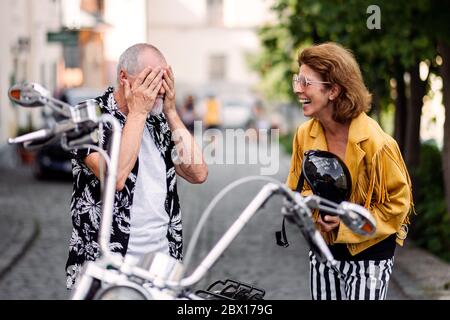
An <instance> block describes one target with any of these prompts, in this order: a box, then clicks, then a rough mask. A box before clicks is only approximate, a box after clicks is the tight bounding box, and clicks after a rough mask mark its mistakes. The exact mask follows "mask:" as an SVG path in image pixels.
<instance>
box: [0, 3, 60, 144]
mask: <svg viewBox="0 0 450 320" xmlns="http://www.w3.org/2000/svg"><path fill="white" fill-rule="evenodd" d="M59 29H60V2H59V1H52V0H39V1H37V0H2V1H0V39H1V45H0V145H4V144H5V143H6V140H7V138H8V137H11V136H15V135H16V133H17V130H18V128H19V127H26V126H28V125H29V123H30V121H31V122H32V124H33V125H35V126H39V125H40V110H37V109H34V110H30V109H28V110H26V109H24V108H20V107H17V106H14V105H13V104H12V103H11V102H10V101H9V99H8V89H9V87H10V86H11V85H12V84H14V83H17V82H21V81H25V80H27V81H35V82H39V83H41V84H43V85H44V86H46V87H47V88H48V89H50V90H53V89H55V88H56V86H57V69H58V68H59V65H60V63H61V59H62V47H61V45H59V44H48V43H47V32H48V31H51V30H59Z"/></svg>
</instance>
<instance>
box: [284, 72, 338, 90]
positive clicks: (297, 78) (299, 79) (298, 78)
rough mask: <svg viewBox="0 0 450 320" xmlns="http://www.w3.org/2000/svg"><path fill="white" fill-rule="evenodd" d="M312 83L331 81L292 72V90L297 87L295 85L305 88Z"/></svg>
mask: <svg viewBox="0 0 450 320" xmlns="http://www.w3.org/2000/svg"><path fill="white" fill-rule="evenodd" d="M313 83H321V84H330V83H331V82H328V81H317V80H311V79H308V78H307V77H306V76H304V75H302V74H300V75H298V74H294V76H293V77H292V87H293V88H294V90H295V89H296V88H297V86H300V87H301V88H306V87H308V86H310V85H311V84H313Z"/></svg>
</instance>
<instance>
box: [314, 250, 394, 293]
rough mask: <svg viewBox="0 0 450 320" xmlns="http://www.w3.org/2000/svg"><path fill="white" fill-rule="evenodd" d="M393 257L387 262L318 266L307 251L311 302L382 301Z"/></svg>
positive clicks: (346, 262)
mask: <svg viewBox="0 0 450 320" xmlns="http://www.w3.org/2000/svg"><path fill="white" fill-rule="evenodd" d="M393 264H394V257H392V258H391V259H387V260H380V261H374V260H363V261H337V264H336V265H335V266H331V264H330V263H329V262H326V263H321V262H320V261H318V260H317V259H316V256H315V255H314V254H313V253H312V252H311V251H310V252H309V271H310V285H311V296H312V299H313V300H384V299H385V298H386V294H387V289H388V284H389V279H390V277H391V273H392V266H393Z"/></svg>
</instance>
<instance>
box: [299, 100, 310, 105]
mask: <svg viewBox="0 0 450 320" xmlns="http://www.w3.org/2000/svg"><path fill="white" fill-rule="evenodd" d="M298 101H299V102H300V103H301V104H309V103H311V100H310V99H299V100H298Z"/></svg>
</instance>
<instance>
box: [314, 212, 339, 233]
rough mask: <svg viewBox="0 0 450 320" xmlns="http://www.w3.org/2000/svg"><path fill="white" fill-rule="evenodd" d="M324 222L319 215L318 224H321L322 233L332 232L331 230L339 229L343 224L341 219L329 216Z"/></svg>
mask: <svg viewBox="0 0 450 320" xmlns="http://www.w3.org/2000/svg"><path fill="white" fill-rule="evenodd" d="M324 220H325V221H324ZM324 220H322V216H321V215H320V214H319V219H318V220H317V223H318V224H319V229H320V231H322V232H330V231H331V230H333V229H335V228H337V227H338V226H339V224H340V223H341V219H340V218H339V217H338V216H329V215H327V216H325V217H324Z"/></svg>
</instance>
